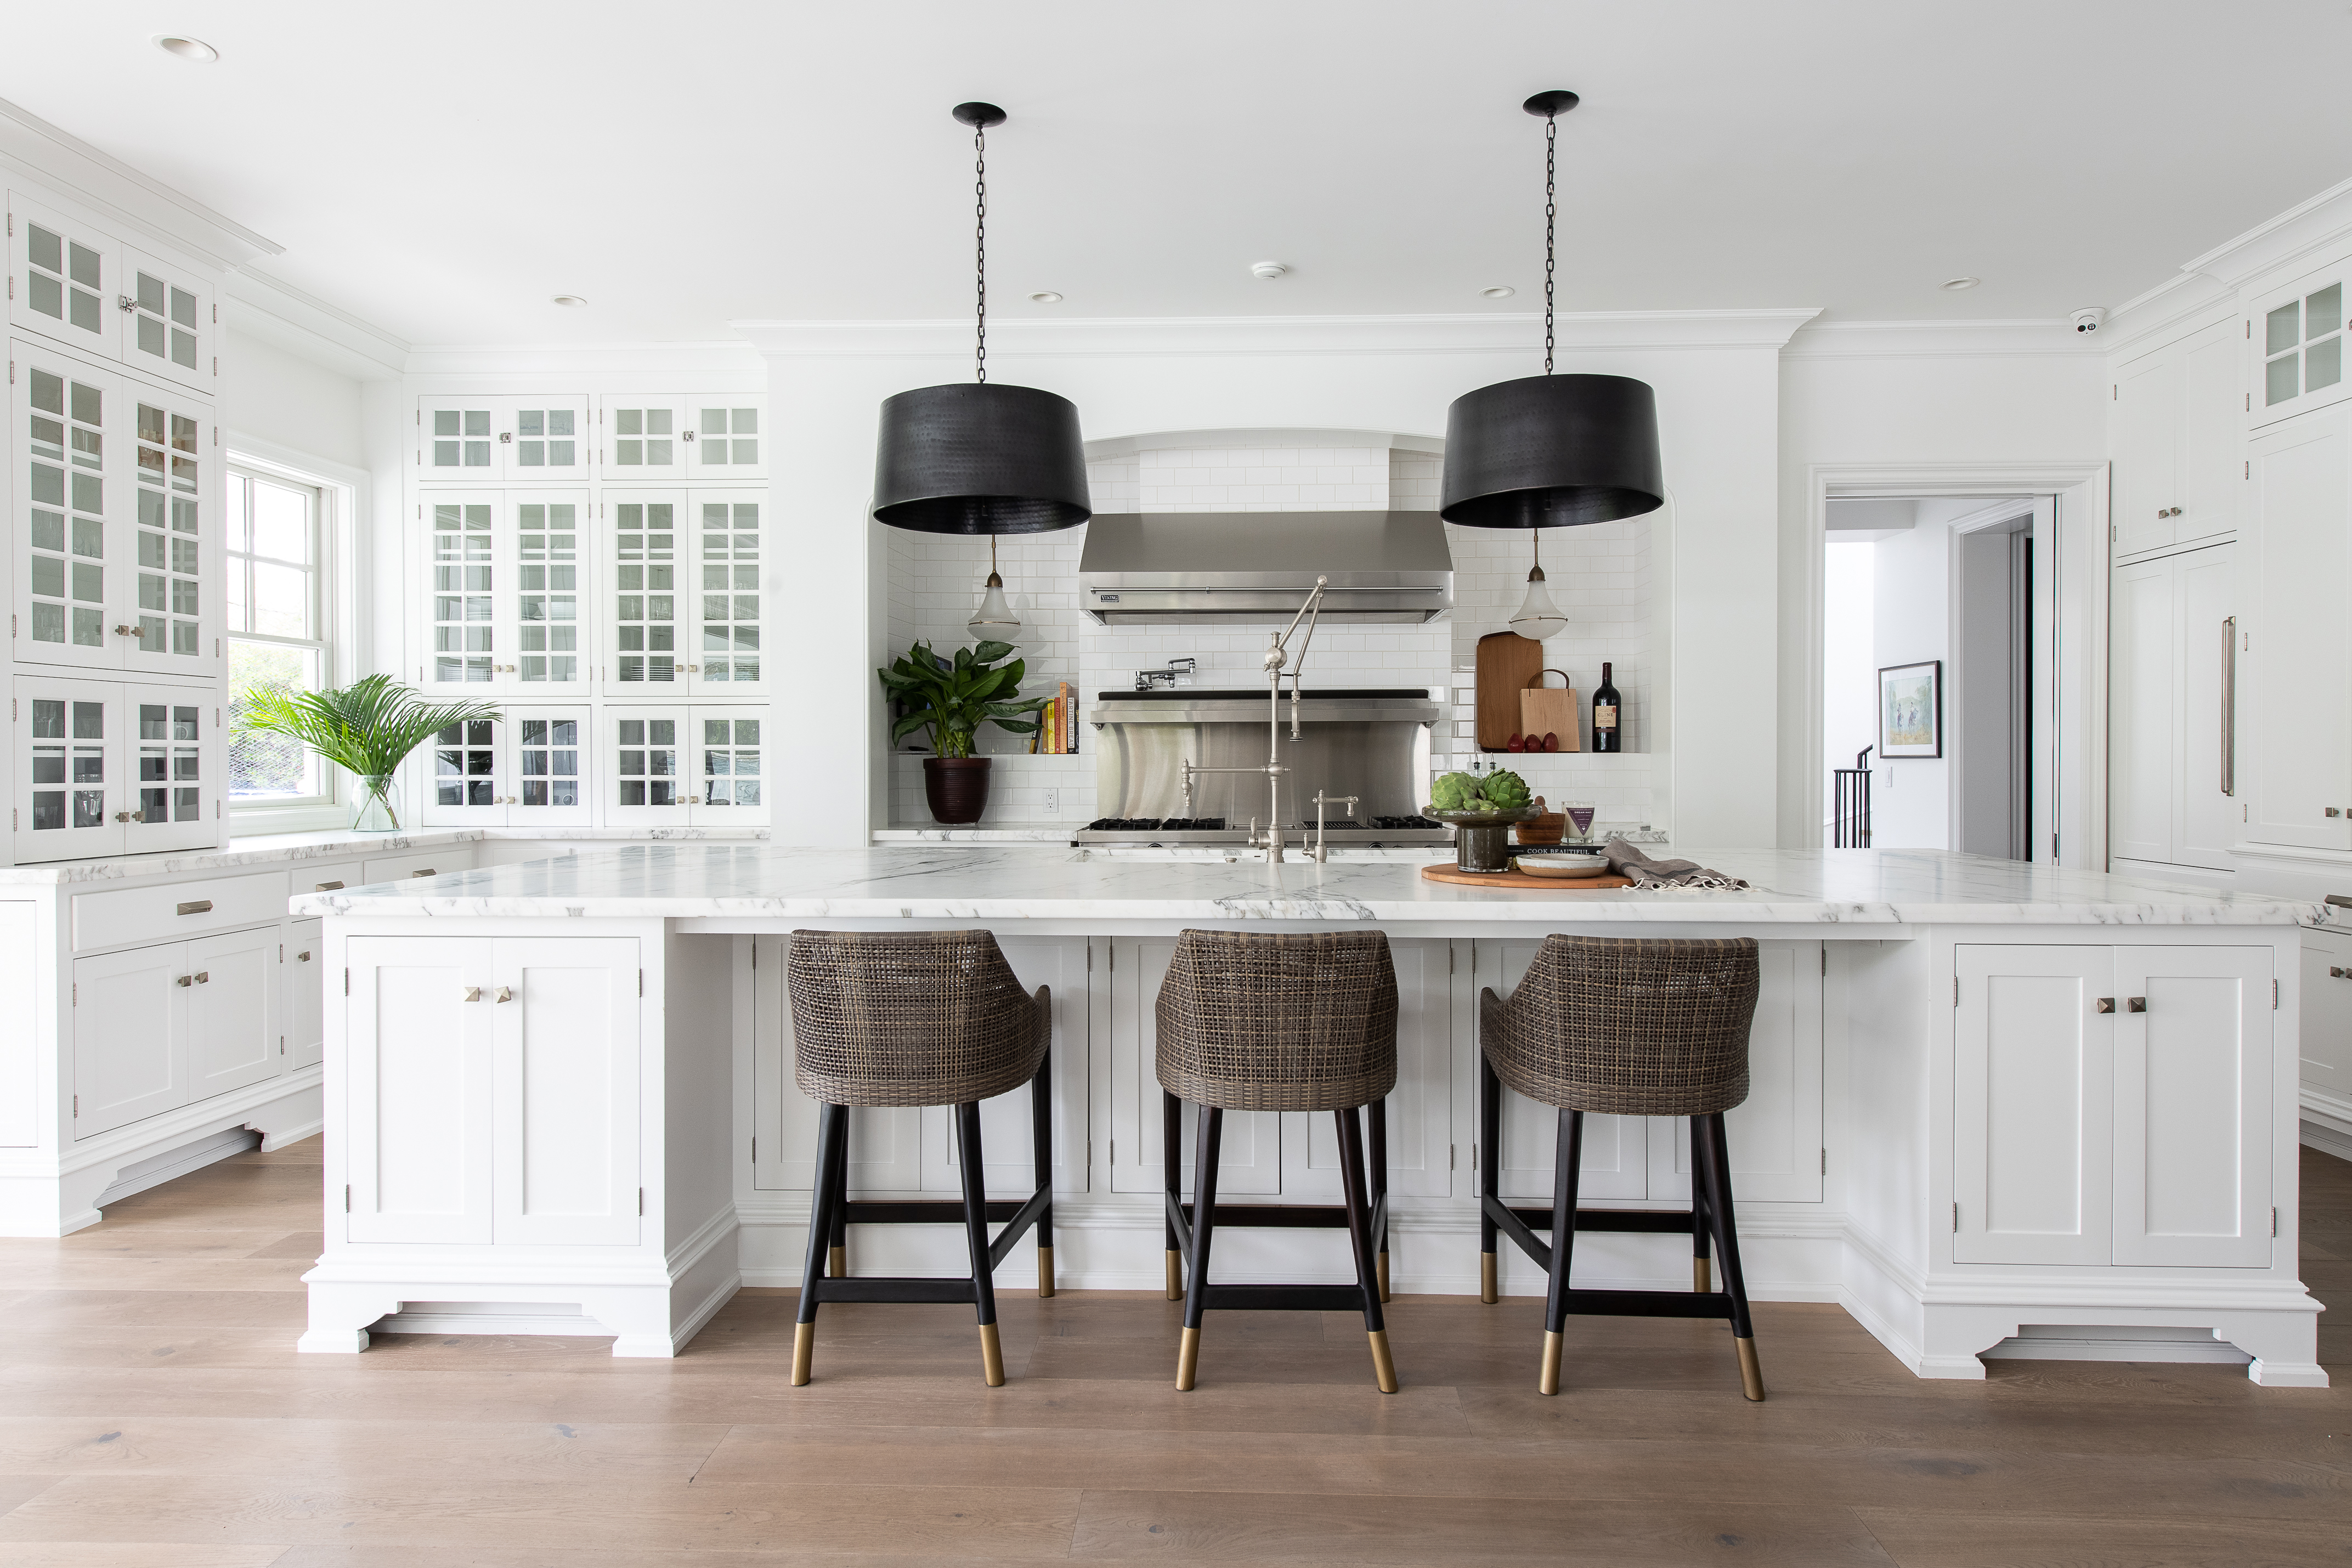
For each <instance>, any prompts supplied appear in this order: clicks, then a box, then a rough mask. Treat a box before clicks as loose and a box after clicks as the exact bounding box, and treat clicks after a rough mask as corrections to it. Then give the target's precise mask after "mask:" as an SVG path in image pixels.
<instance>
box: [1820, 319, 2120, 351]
mask: <svg viewBox="0 0 2352 1568" xmlns="http://www.w3.org/2000/svg"><path fill="white" fill-rule="evenodd" d="M2092 342H2093V339H2092V338H2091V337H2086V336H2085V335H2084V334H2083V333H2080V332H2077V331H2075V330H2074V324H2073V323H2072V322H2069V321H2057V320H2052V321H2042V320H1979V321H1817V322H1814V323H1812V324H1811V326H1808V327H1805V328H1804V329H1801V330H1800V331H1799V332H1798V333H1797V334H1796V335H1795V337H1793V338H1791V339H1790V342H1789V346H1788V348H1787V349H1786V350H1783V351H1782V357H1783V358H1784V359H1790V360H1960V359H1987V358H1998V359H2013V358H2017V357H2020V356H2027V357H2038V356H2045V355H2059V356H2066V355H2078V356H2083V357H2086V358H2090V357H2095V356H2097V355H2098V354H2099V353H2102V352H2104V351H2105V350H2104V347H2101V348H2094V347H2093V346H2092Z"/></svg>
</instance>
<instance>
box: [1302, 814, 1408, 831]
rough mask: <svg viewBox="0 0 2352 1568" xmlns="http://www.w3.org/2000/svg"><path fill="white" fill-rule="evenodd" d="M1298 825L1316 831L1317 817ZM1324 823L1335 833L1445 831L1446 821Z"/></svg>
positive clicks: (1336, 820) (1335, 820)
mask: <svg viewBox="0 0 2352 1568" xmlns="http://www.w3.org/2000/svg"><path fill="white" fill-rule="evenodd" d="M1298 825H1299V826H1300V827H1302V828H1305V829H1306V830H1307V831H1309V832H1312V831H1315V819H1314V818H1312V817H1309V818H1307V820H1306V821H1303V822H1301V823H1299V824H1298ZM1323 825H1324V827H1325V828H1326V829H1327V830H1328V831H1331V832H1335V833H1337V832H1355V833H1367V832H1372V831H1380V830H1385V831H1389V832H1391V833H1394V832H1403V831H1420V830H1426V831H1430V832H1433V833H1442V832H1444V831H1445V824H1444V823H1443V822H1433V821H1430V820H1429V819H1428V818H1427V817H1374V818H1373V819H1372V820H1371V821H1369V822H1360V821H1357V820H1356V819H1355V818H1353V817H1333V818H1330V819H1328V821H1325V823H1324V824H1323Z"/></svg>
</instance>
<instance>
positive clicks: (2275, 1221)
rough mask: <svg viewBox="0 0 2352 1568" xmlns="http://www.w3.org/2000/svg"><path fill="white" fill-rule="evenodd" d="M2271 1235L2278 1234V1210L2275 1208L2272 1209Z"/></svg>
mask: <svg viewBox="0 0 2352 1568" xmlns="http://www.w3.org/2000/svg"><path fill="white" fill-rule="evenodd" d="M2271 1235H2272V1236H2273V1237H2276V1236H2277V1235H2278V1210H2277V1209H2275V1208H2273V1209H2272V1210H2271Z"/></svg>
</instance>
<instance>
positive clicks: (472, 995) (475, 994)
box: [466, 986, 482, 1002]
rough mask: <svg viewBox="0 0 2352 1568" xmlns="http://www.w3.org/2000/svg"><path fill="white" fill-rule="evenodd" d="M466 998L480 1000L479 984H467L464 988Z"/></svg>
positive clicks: (474, 1000) (480, 989)
mask: <svg viewBox="0 0 2352 1568" xmlns="http://www.w3.org/2000/svg"><path fill="white" fill-rule="evenodd" d="M466 999H467V1001H469V1002H478V1001H480V1000H481V999H482V988H481V987H479V986H467V988H466Z"/></svg>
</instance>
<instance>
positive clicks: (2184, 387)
mask: <svg viewBox="0 0 2352 1568" xmlns="http://www.w3.org/2000/svg"><path fill="white" fill-rule="evenodd" d="M2242 331H2243V329H2242V327H2241V325H2240V324H2239V323H2238V322H2237V321H2235V320H2231V321H2225V322H2220V323H2217V324H2215V325H2214V326H2211V327H2208V328H2206V329H2204V330H2203V331H2201V332H2198V333H2195V334H2194V335H2192V336H2190V337H2188V338H2185V339H2182V340H2180V341H2179V342H2175V343H2168V344H2166V345H2165V346H2164V347H2162V348H2160V349H2157V350H2152V351H2151V352H2148V353H2147V354H2143V355H2141V356H2140V357H2139V358H2137V359H2135V360H2132V361H2128V362H2127V363H2126V364H2124V365H2123V366H2121V367H2120V368H2119V369H2118V370H2117V371H2116V395H2115V397H2114V399H2113V400H2112V402H2111V406H2112V407H2113V409H2114V416H2113V431H2114V436H2113V443H2112V444H2113V447H2114V450H2115V454H2116V465H2115V519H2116V525H2115V528H2116V540H2115V553H2116V555H2117V556H2118V557H2130V556H2135V555H2138V554H2141V553H2144V552H2146V551H2147V550H2151V549H2168V548H2170V547H2172V546H2173V545H2176V544H2179V543H2185V542H2187V541H2189V540H2193V539H2203V538H2214V537H2216V536H2224V535H2227V534H2230V533H2231V532H2233V531H2234V530H2235V529H2236V528H2237V526H2238V517H2237V511H2238V497H2239V494H2240V491H2241V489H2242V485H2241V479H2240V473H2239V459H2238V439H2239V432H2240V430H2241V428H2242V420H2243V413H2242V393H2241V392H2240V390H2239V389H2240V386H2241V380H2240V371H2239V364H2240V361H2239V354H2240V351H2241V340H2242Z"/></svg>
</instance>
